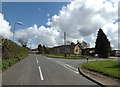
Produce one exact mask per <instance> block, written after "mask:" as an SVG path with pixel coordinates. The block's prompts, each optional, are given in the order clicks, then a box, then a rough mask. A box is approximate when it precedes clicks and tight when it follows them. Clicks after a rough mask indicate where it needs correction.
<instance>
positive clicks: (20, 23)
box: [13, 22, 23, 42]
mask: <svg viewBox="0 0 120 87" xmlns="http://www.w3.org/2000/svg"><path fill="white" fill-rule="evenodd" d="M16 24H19V25H22V24H23V23H22V22H17V23H15V24H14V31H13V42H14V34H15V25H16Z"/></svg>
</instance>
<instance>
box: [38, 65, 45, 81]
mask: <svg viewBox="0 0 120 87" xmlns="http://www.w3.org/2000/svg"><path fill="white" fill-rule="evenodd" d="M38 68H39V72H40V78H41V80H44V78H43V74H42V71H41V68H40V66H39V67H38Z"/></svg>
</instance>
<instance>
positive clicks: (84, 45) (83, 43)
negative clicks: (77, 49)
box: [81, 41, 90, 49]
mask: <svg viewBox="0 0 120 87" xmlns="http://www.w3.org/2000/svg"><path fill="white" fill-rule="evenodd" d="M81 45H82V47H83V48H84V49H85V48H88V47H90V44H89V43H87V42H86V41H82V43H81Z"/></svg>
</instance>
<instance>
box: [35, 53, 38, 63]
mask: <svg viewBox="0 0 120 87" xmlns="http://www.w3.org/2000/svg"><path fill="white" fill-rule="evenodd" d="M35 57H36V61H37V63H39V62H38V59H37V56H36V55H35Z"/></svg>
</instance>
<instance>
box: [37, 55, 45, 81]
mask: <svg viewBox="0 0 120 87" xmlns="http://www.w3.org/2000/svg"><path fill="white" fill-rule="evenodd" d="M35 56H36V55H35ZM36 61H37V63H39V62H38V59H37V56H36ZM38 70H39V73H40V78H41V80H44V78H43V74H42V70H41V68H40V66H38Z"/></svg>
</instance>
